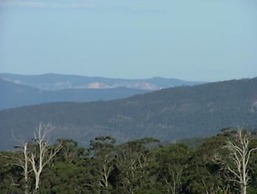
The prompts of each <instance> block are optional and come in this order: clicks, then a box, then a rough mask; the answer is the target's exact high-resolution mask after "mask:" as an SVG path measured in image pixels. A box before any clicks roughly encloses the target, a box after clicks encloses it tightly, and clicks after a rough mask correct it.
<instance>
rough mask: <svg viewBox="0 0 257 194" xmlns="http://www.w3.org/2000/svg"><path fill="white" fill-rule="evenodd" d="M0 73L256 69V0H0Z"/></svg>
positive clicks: (194, 74)
mask: <svg viewBox="0 0 257 194" xmlns="http://www.w3.org/2000/svg"><path fill="white" fill-rule="evenodd" d="M0 72H1V73H3V72H8V73H19V74H41V73H64V74H80V75H86V76H104V77H112V78H149V77H153V76H161V77H167V78H180V79H185V80H201V81H218V80H227V79H234V78H235V79H240V78H246V77H256V76H257V1H256V0H0Z"/></svg>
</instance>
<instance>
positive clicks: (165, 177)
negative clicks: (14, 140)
mask: <svg viewBox="0 0 257 194" xmlns="http://www.w3.org/2000/svg"><path fill="white" fill-rule="evenodd" d="M235 134H236V132H234V131H231V130H229V131H228V130H226V131H223V132H221V133H220V134H219V135H217V136H214V137H210V138H207V139H204V140H201V141H200V143H199V144H196V145H195V146H191V144H190V141H188V142H189V144H187V141H184V142H183V143H181V142H178V143H174V144H163V143H160V142H159V141H158V140H156V139H151V138H145V139H140V140H136V141H130V142H126V143H123V144H117V143H116V140H115V139H114V138H112V137H109V136H103V137H97V138H95V139H93V140H92V141H91V143H90V145H89V147H87V148H85V147H79V146H78V144H77V142H75V141H73V140H69V139H59V140H57V142H56V143H55V144H52V145H49V146H50V147H52V149H54V148H55V147H56V146H58V145H60V144H61V145H62V146H61V148H60V150H59V152H58V153H57V154H56V155H55V157H54V158H53V160H51V162H49V163H48V164H47V165H46V166H45V169H44V170H43V171H42V174H41V180H40V187H39V191H37V193H40V194H41V193H42V194H49V193H50V194H66V193H67V194H79V193H80V194H91V193H93V194H94V193H95V194H120V193H124V194H133V193H134V194H143V193H148V194H162V193H171V194H198V193H199V194H201V193H228V194H232V193H233V194H237V193H238V194H240V193H241V192H240V189H238V188H239V187H238V185H237V183H236V182H235V181H233V178H234V177H233V174H232V173H231V172H230V171H229V170H228V169H227V168H226V165H224V164H231V161H230V159H231V158H229V157H228V156H230V154H231V152H230V150H228V149H226V145H227V143H228V140H229V141H232V142H235V143H236V142H237V141H236V138H237V136H236V135H235ZM248 134H249V137H250V139H249V140H251V141H249V149H252V148H255V147H257V139H256V137H255V135H254V134H252V133H248ZM247 137H248V136H247ZM30 146H31V147H33V146H36V145H35V144H32V145H30ZM30 149H31V148H30ZM33 149H35V148H33ZM232 154H233V153H232ZM251 154H252V155H251V157H250V159H249V165H248V170H247V173H248V177H249V181H248V185H247V193H248V194H254V193H256V191H257V187H256V185H257V162H256V160H257V159H256V158H257V157H256V156H257V153H256V152H255V151H253V152H252V153H251ZM21 158H22V154H21V152H20V150H16V151H7V152H6V151H5V152H0V191H1V193H6V194H21V193H25V180H24V173H23V172H24V171H23V168H22V167H21V165H19V164H18V163H17V162H18V161H20V160H19V159H21ZM220 158H222V160H221V159H220ZM29 169H31V166H29ZM28 175H29V177H28V188H29V189H30V190H31V191H30V193H33V184H34V183H35V175H34V174H33V173H32V171H29V174H28Z"/></svg>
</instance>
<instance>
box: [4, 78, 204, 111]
mask: <svg viewBox="0 0 257 194" xmlns="http://www.w3.org/2000/svg"><path fill="white" fill-rule="evenodd" d="M197 83H199V82H186V81H182V80H178V79H165V78H151V79H145V80H143V79H142V80H126V79H111V78H102V77H85V76H75V75H61V74H43V75H15V74H0V92H1V94H0V110H1V109H8V108H14V107H20V106H29V105H36V104H41V103H47V102H91V101H101V100H103V101H106V100H114V99H121V98H126V97H130V96H133V95H136V94H143V93H147V92H149V91H153V90H157V89H160V88H167V87H174V86H178V85H194V84H197Z"/></svg>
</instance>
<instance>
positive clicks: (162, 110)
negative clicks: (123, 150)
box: [0, 78, 257, 149]
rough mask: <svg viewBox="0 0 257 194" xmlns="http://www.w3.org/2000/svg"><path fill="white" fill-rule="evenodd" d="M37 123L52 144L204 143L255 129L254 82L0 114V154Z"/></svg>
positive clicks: (26, 135)
mask: <svg viewBox="0 0 257 194" xmlns="http://www.w3.org/2000/svg"><path fill="white" fill-rule="evenodd" d="M40 122H43V123H51V124H52V125H54V126H55V127H56V130H55V131H54V132H53V133H52V135H53V139H55V138H71V139H74V140H75V141H78V142H79V143H80V144H82V145H87V144H88V142H89V140H91V139H93V138H94V137H96V136H103V135H110V136H113V137H115V138H116V139H117V140H118V141H120V142H124V141H127V140H131V139H138V138H143V137H154V138H158V139H160V140H162V141H169V142H170V141H176V140H179V139H184V138H192V137H206V136H209V135H214V134H216V133H217V132H218V131H219V130H220V129H222V128H226V127H237V126H243V127H247V128H249V129H255V128H256V126H257V78H253V79H242V80H231V81H223V82H216V83H208V84H202V85H196V86H181V87H175V88H168V89H162V90H158V91H154V92H150V93H147V94H141V95H136V96H133V97H129V98H126V99H120V100H112V101H99V102H90V103H89V102H88V103H71V102H66V103H48V104H41V105H34V106H28V107H21V108H14V109H8V110H2V111H0V130H1V136H0V142H1V145H0V149H10V148H11V146H12V145H13V144H14V141H13V135H12V134H14V135H15V136H17V137H20V136H21V137H22V138H25V139H26V138H29V137H32V134H33V130H34V129H35V128H36V127H37V126H38V124H39V123H40Z"/></svg>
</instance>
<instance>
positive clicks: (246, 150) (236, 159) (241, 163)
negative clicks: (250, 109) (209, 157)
mask: <svg viewBox="0 0 257 194" xmlns="http://www.w3.org/2000/svg"><path fill="white" fill-rule="evenodd" d="M250 135H251V134H250V133H249V132H246V131H244V130H243V129H241V128H239V130H238V131H237V133H236V134H235V137H234V138H233V139H228V140H227V141H226V145H225V146H224V148H225V149H227V150H228V151H229V156H228V162H226V167H227V169H228V171H229V172H230V173H231V174H232V175H233V179H232V181H234V182H236V183H237V184H238V185H239V187H240V193H241V194H246V193H247V186H248V184H249V180H250V177H249V169H248V164H249V161H250V158H251V154H252V152H253V151H256V150H257V147H254V148H250V147H249V143H250V140H251V137H250Z"/></svg>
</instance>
